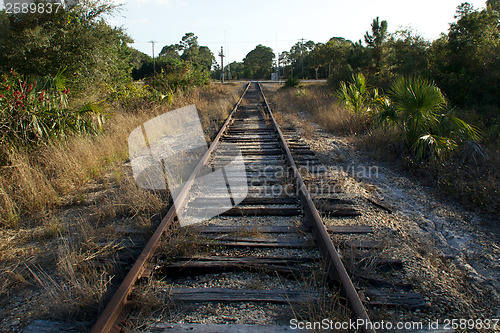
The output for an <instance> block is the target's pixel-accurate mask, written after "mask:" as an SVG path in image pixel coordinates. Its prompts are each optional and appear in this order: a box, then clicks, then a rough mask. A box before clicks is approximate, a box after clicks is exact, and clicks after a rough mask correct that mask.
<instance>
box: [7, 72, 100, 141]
mask: <svg viewBox="0 0 500 333" xmlns="http://www.w3.org/2000/svg"><path fill="white" fill-rule="evenodd" d="M2 81H3V82H2V83H0V128H2V131H1V132H0V139H1V141H2V142H3V143H5V144H6V145H7V146H10V147H11V148H12V147H19V146H33V145H38V144H40V143H43V142H46V141H47V140H48V139H51V138H54V137H61V136H65V135H66V134H68V133H71V132H92V133H94V132H96V131H98V130H99V129H100V128H101V126H102V123H103V121H104V115H103V113H102V112H101V110H100V108H98V107H96V105H93V104H87V105H86V106H84V107H83V108H81V109H80V110H76V111H74V110H70V109H68V94H69V89H67V88H64V79H63V76H62V72H59V73H58V74H57V75H56V76H55V77H48V76H47V77H42V78H26V77H24V76H22V75H20V74H18V73H16V72H15V71H14V70H11V71H10V72H9V73H7V74H4V75H3V76H2ZM4 148H5V147H4Z"/></svg>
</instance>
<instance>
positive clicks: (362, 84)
mask: <svg viewBox="0 0 500 333" xmlns="http://www.w3.org/2000/svg"><path fill="white" fill-rule="evenodd" d="M337 96H338V98H339V101H340V102H341V103H342V104H343V105H344V106H345V107H346V108H347V109H348V110H350V111H351V112H352V113H353V114H357V115H363V114H365V113H366V112H367V111H368V110H370V105H371V103H372V96H371V92H370V89H369V88H368V86H367V85H366V79H365V76H364V75H363V74H361V73H358V74H357V75H353V76H352V82H350V83H345V82H341V83H340V89H339V91H338V93H337Z"/></svg>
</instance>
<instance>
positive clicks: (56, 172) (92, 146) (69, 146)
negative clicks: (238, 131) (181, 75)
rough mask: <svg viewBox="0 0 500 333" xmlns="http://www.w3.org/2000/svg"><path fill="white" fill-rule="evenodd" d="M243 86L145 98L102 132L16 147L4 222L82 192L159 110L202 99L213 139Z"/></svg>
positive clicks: (0, 207)
mask: <svg viewBox="0 0 500 333" xmlns="http://www.w3.org/2000/svg"><path fill="white" fill-rule="evenodd" d="M238 90H239V89H238V87H236V86H235V85H211V86H209V87H199V88H196V89H191V90H189V91H186V92H183V91H179V92H178V93H176V95H175V96H174V99H173V100H174V102H173V104H172V105H169V106H164V105H151V104H148V103H144V105H142V106H137V105H136V107H134V109H129V110H126V109H118V110H114V112H113V114H112V117H111V119H110V120H109V121H108V124H107V125H106V128H105V130H104V132H103V133H102V134H100V135H97V136H88V135H75V136H72V137H70V138H69V139H67V140H65V141H56V142H52V143H50V144H48V145H45V146H42V147H41V148H39V149H37V150H35V151H33V150H30V151H27V150H22V149H19V150H17V151H14V152H10V153H9V155H8V158H9V160H10V165H8V166H4V167H1V170H0V226H3V227H11V228H12V227H19V226H21V225H22V224H23V223H24V220H26V219H23V217H27V216H29V217H35V219H36V217H38V216H43V215H44V212H45V211H47V210H50V209H51V208H53V207H56V206H57V205H58V204H60V203H61V200H62V197H63V196H65V195H67V194H70V193H77V192H78V190H79V188H80V187H81V186H83V185H84V184H85V183H86V182H88V181H89V180H91V179H97V178H99V177H101V176H102V175H103V174H104V173H105V172H106V171H107V170H109V168H110V166H111V165H113V164H114V163H116V162H120V161H124V160H126V159H127V157H128V148H127V137H128V135H129V134H130V132H131V131H132V130H133V129H134V128H135V127H137V126H139V125H140V124H141V123H142V122H144V121H146V120H148V119H151V118H153V117H155V116H157V115H160V114H162V113H165V112H167V111H170V110H173V109H176V108H179V107H182V106H186V105H189V104H196V106H197V108H198V111H199V113H200V119H201V121H202V126H203V128H204V130H205V132H206V135H207V139H211V138H213V137H214V136H215V133H217V130H218V128H220V124H221V123H222V121H223V120H224V119H225V118H226V117H227V115H228V114H229V112H230V110H231V109H232V106H233V105H234V104H235V103H236V100H237V98H238ZM30 220H31V219H30Z"/></svg>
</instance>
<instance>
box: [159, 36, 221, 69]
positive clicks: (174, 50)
mask: <svg viewBox="0 0 500 333" xmlns="http://www.w3.org/2000/svg"><path fill="white" fill-rule="evenodd" d="M171 59H182V60H184V61H187V62H190V63H191V64H193V65H194V66H195V67H200V69H202V70H207V71H210V70H211V69H212V66H213V64H214V63H215V57H214V55H213V53H212V51H210V49H209V48H208V47H206V46H200V45H198V37H197V36H196V35H195V34H194V33H192V32H188V33H186V34H185V35H184V36H183V37H182V39H181V40H180V42H179V44H172V45H166V46H164V47H163V48H162V50H161V52H160V55H159V61H160V62H161V61H164V60H171Z"/></svg>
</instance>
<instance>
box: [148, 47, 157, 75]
mask: <svg viewBox="0 0 500 333" xmlns="http://www.w3.org/2000/svg"><path fill="white" fill-rule="evenodd" d="M149 42H150V43H151V47H152V48H153V72H154V73H155V74H156V63H155V41H154V40H151V41H149Z"/></svg>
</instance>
